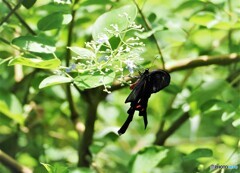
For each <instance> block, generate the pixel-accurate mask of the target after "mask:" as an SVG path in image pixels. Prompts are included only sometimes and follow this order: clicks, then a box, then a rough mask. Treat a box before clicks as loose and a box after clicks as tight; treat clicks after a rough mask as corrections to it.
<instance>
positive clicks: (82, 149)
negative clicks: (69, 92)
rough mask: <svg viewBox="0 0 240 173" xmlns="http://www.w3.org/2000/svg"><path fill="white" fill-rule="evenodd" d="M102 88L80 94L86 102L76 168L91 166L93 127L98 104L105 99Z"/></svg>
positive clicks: (105, 94)
mask: <svg viewBox="0 0 240 173" xmlns="http://www.w3.org/2000/svg"><path fill="white" fill-rule="evenodd" d="M102 90H103V88H101V87H99V88H93V89H88V90H85V91H84V92H82V96H83V98H84V100H85V101H86V102H87V104H88V105H87V115H86V121H85V127H86V128H85V131H84V133H83V136H82V141H81V144H80V145H79V149H78V152H79V153H78V155H79V160H78V166H83V167H89V166H90V164H91V157H92V156H91V152H90V150H89V147H90V145H91V144H92V140H93V134H94V125H95V121H96V119H97V107H98V104H99V103H100V102H101V101H102V100H103V99H105V97H106V96H107V93H105V92H102Z"/></svg>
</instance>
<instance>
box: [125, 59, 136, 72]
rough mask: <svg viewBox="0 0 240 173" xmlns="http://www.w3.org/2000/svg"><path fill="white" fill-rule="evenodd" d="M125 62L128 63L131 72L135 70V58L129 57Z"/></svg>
mask: <svg viewBox="0 0 240 173" xmlns="http://www.w3.org/2000/svg"><path fill="white" fill-rule="evenodd" d="M124 63H125V64H126V65H127V68H128V70H129V72H130V73H133V72H134V68H136V65H135V64H134V62H133V60H130V59H127V60H126V61H124Z"/></svg>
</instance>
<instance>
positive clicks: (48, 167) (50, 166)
mask: <svg viewBox="0 0 240 173" xmlns="http://www.w3.org/2000/svg"><path fill="white" fill-rule="evenodd" d="M41 164H42V165H43V166H44V167H45V168H46V170H47V171H48V173H53V171H52V169H53V168H52V165H49V164H46V163H41Z"/></svg>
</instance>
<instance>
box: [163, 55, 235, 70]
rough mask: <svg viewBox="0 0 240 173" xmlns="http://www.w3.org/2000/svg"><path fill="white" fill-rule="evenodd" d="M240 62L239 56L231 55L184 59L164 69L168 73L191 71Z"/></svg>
mask: <svg viewBox="0 0 240 173" xmlns="http://www.w3.org/2000/svg"><path fill="white" fill-rule="evenodd" d="M239 61H240V55H239V54H236V53H232V54H229V55H219V56H207V55H206V56H200V57H198V58H196V59H191V60H189V59H186V60H180V61H176V62H175V63H174V64H173V65H171V66H168V67H167V68H166V69H167V71H169V72H174V71H180V70H186V69H192V68H195V67H201V66H208V65H212V64H216V65H228V64H232V63H235V62H239Z"/></svg>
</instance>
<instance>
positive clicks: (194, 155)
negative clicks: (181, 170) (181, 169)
mask: <svg viewBox="0 0 240 173" xmlns="http://www.w3.org/2000/svg"><path fill="white" fill-rule="evenodd" d="M212 155H213V152H212V150H210V149H208V148H198V149H196V150H194V151H193V152H191V153H190V154H189V155H187V156H185V157H184V160H185V161H187V160H196V159H198V158H201V157H212Z"/></svg>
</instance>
